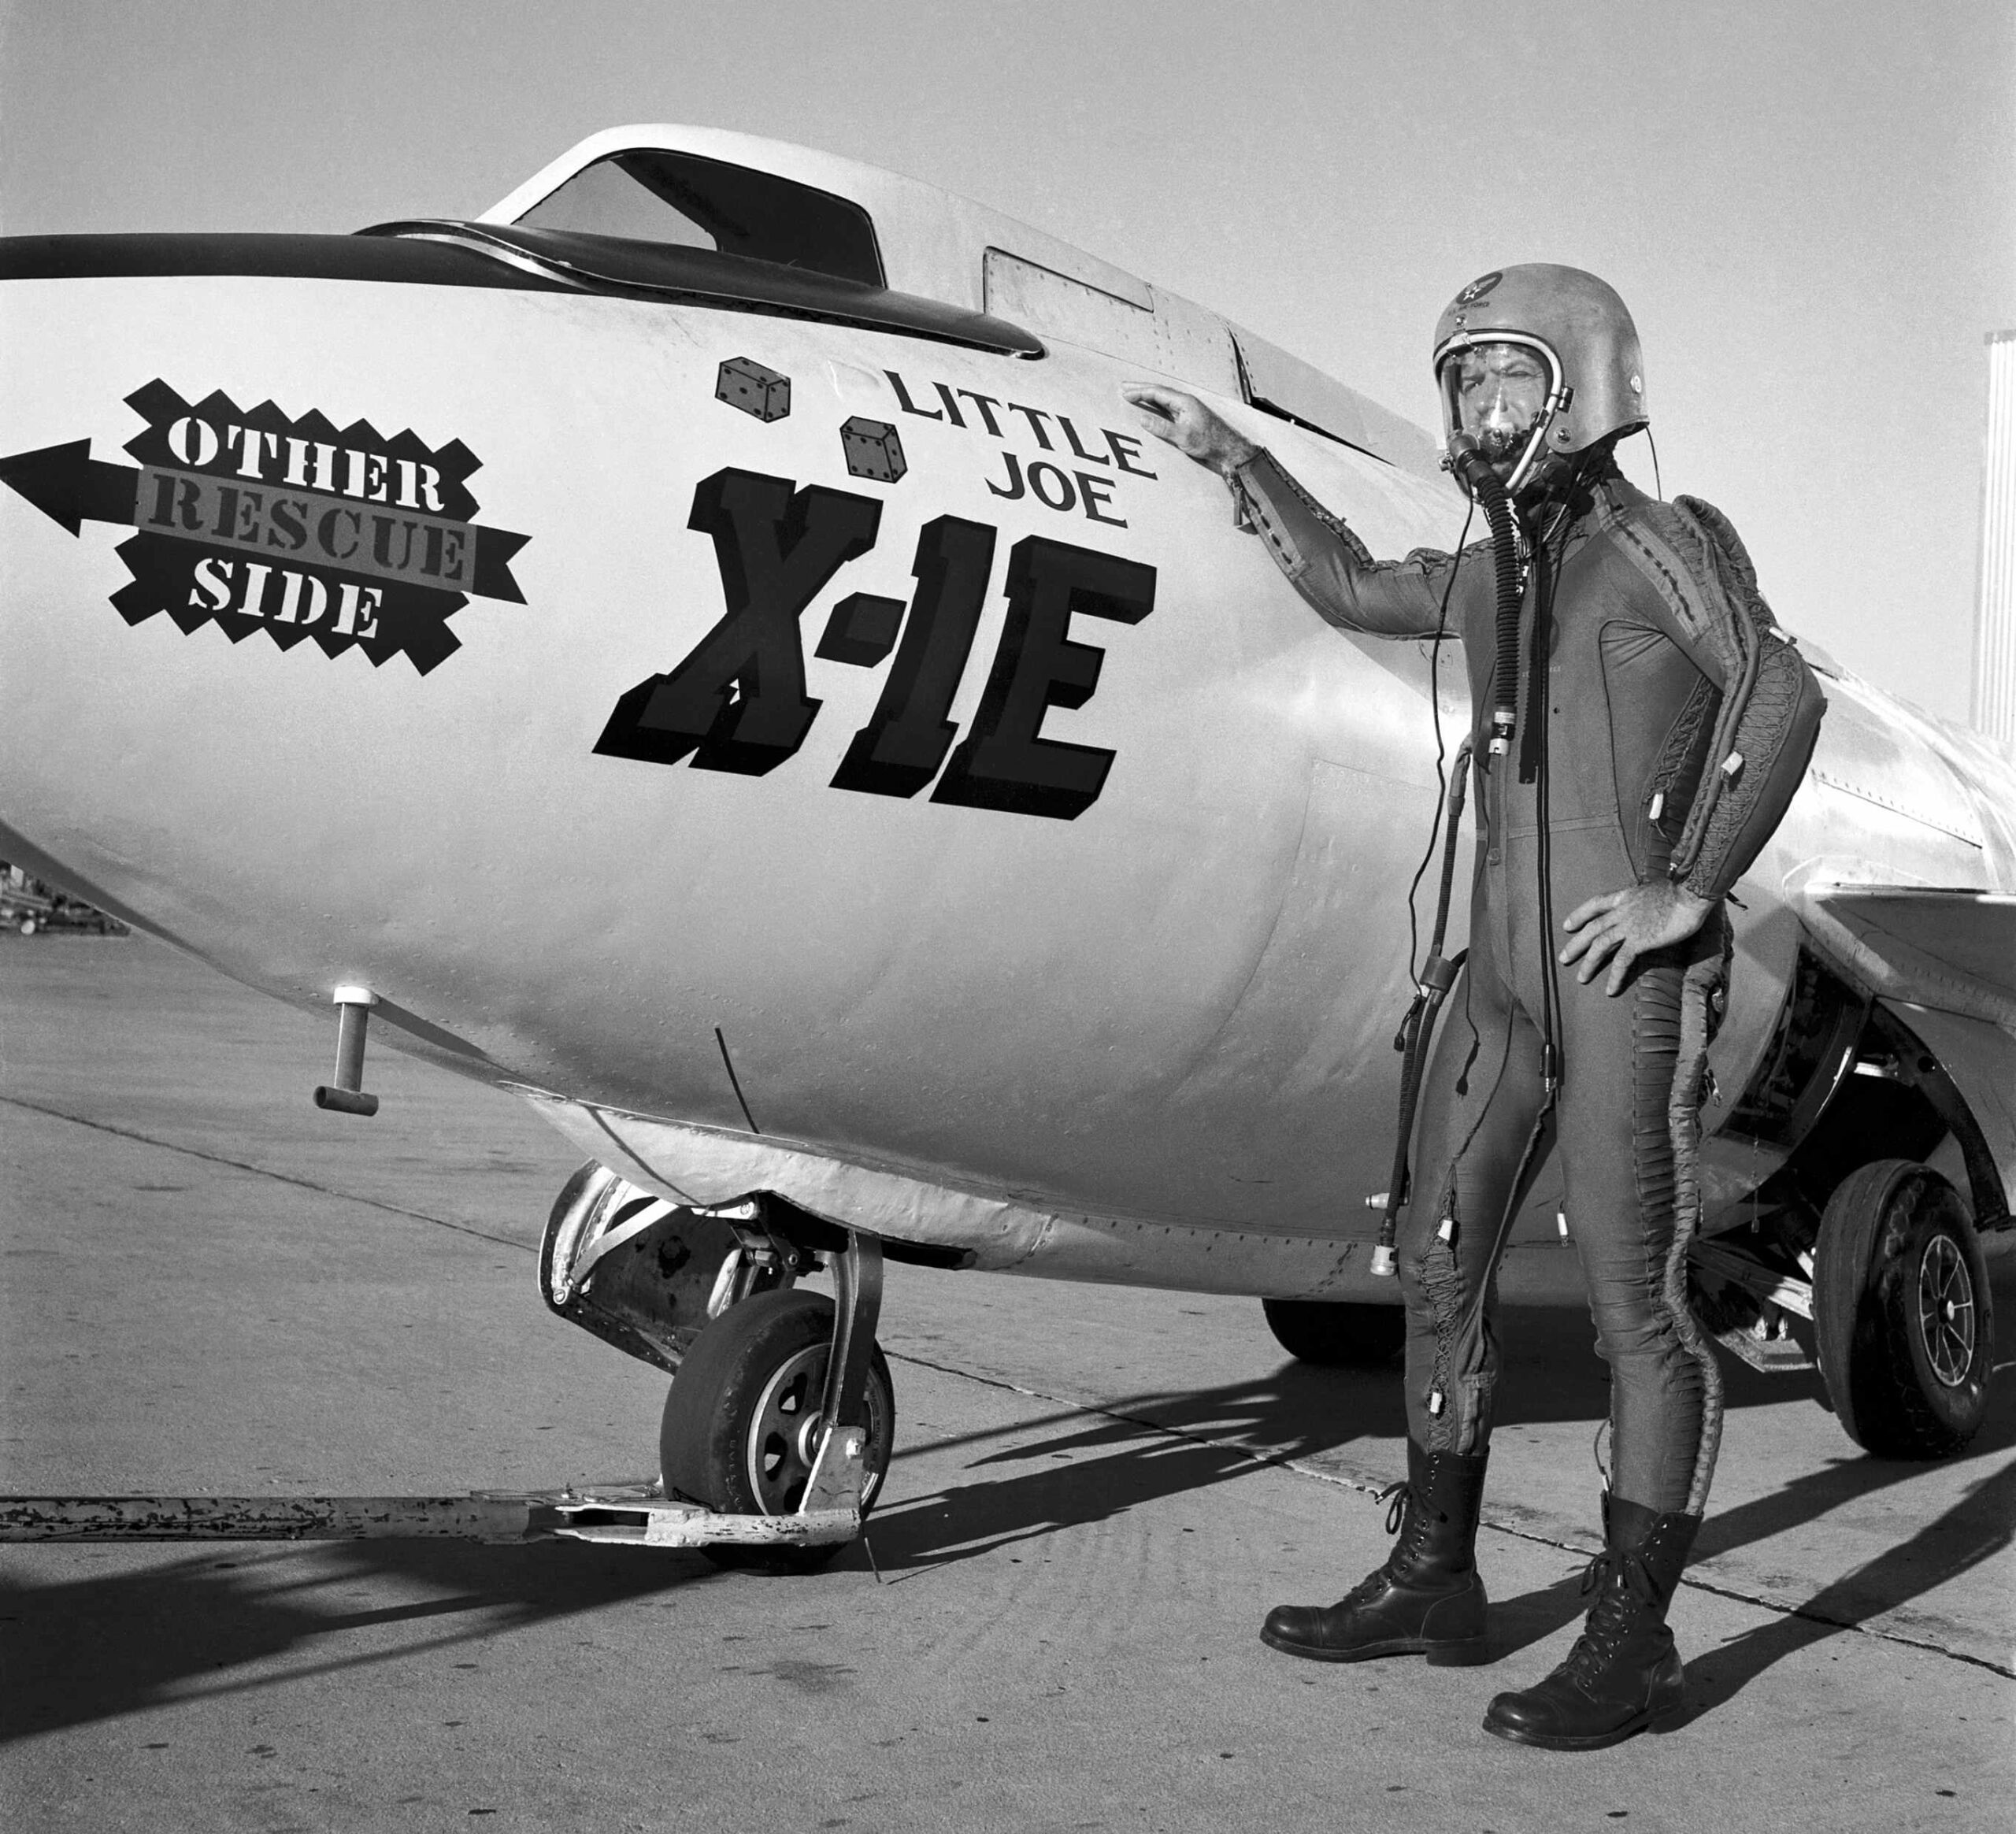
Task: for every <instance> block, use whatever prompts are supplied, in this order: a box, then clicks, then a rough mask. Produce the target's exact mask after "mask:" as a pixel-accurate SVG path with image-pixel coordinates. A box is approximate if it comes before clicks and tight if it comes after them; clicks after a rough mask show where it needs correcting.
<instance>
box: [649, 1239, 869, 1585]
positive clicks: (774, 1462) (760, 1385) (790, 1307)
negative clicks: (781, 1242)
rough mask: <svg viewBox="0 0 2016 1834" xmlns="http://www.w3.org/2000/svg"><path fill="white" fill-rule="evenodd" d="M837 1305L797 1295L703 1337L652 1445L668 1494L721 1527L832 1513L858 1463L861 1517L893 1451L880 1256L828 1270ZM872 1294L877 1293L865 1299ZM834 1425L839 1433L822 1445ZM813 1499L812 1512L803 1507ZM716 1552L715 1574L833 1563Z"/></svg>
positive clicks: (787, 1550) (808, 1556)
mask: <svg viewBox="0 0 2016 1834" xmlns="http://www.w3.org/2000/svg"><path fill="white" fill-rule="evenodd" d="M836 1273H837V1274H838V1276H839V1277H838V1279H837V1281H836V1284H837V1285H838V1286H839V1288H840V1289H841V1290H840V1299H841V1302H842V1305H841V1309H840V1311H839V1320H838V1325H839V1328H838V1329H837V1330H836V1308H835V1304H834V1302H833V1301H832V1299H828V1298H826V1297H825V1295H824V1294H821V1293H810V1292H805V1291H800V1290H799V1289H797V1288H793V1289H791V1290H790V1291H781V1292H767V1293H759V1294H758V1295H756V1296H755V1297H754V1298H753V1299H745V1300H743V1302H741V1303H740V1304H739V1305H736V1306H731V1307H730V1308H729V1309H728V1310H727V1311H726V1312H724V1313H722V1315H721V1317H719V1318H717V1319H716V1320H715V1321H713V1323H712V1324H711V1325H709V1326H708V1327H707V1328H706V1330H705V1331H703V1332H701V1333H700V1336H699V1339H697V1340H696V1341H695V1343H694V1345H693V1347H692V1348H691V1350H689V1351H688V1352H687V1355H686V1358H685V1360H684V1362H681V1363H680V1366H679V1373H678V1374H677V1375H676V1376H674V1377H673V1383H672V1388H671V1391H670V1392H669V1394H668V1395H666V1397H665V1416H664V1419H663V1421H662V1422H661V1425H660V1428H659V1432H658V1458H659V1468H660V1469H661V1472H662V1473H663V1476H664V1480H665V1488H666V1490H667V1491H668V1492H670V1491H676V1492H677V1493H678V1494H679V1495H682V1496H685V1497H690V1498H691V1499H693V1500H694V1501H695V1502H702V1503H705V1504H706V1505H707V1506H708V1507H709V1508H710V1509H713V1510H719V1511H721V1512H722V1513H724V1514H734V1515H765V1516H787V1515H793V1514H797V1513H798V1512H799V1510H802V1509H807V1508H813V1507H819V1506H832V1502H834V1501H835V1500H836V1499H832V1498H829V1497H828V1496H826V1495H824V1494H823V1492H824V1491H825V1489H826V1488H830V1487H831V1485H832V1483H833V1481H834V1479H833V1475H832V1474H833V1473H835V1472H836V1471H838V1470H840V1469H842V1468H843V1466H846V1465H852V1464H853V1463H854V1461H856V1460H858V1469H859V1472H860V1487H861V1488H860V1502H859V1506H860V1509H861V1513H862V1516H863V1517H865V1516H866V1515H867V1514H868V1511H869V1509H870V1508H871V1507H872V1506H873V1503H874V1501H875V1498H876V1493H877V1492H878V1491H880V1488H881V1484H882V1478H883V1475H884V1473H885V1472H886V1471H887V1470H888V1465H889V1454H890V1451H891V1448H892V1447H893V1446H894V1444H895V1419H896V1405H895V1387H894V1384H892V1383H891V1380H890V1379H889V1365H888V1362H887V1360H886V1359H885V1358H884V1356H883V1354H882V1352H881V1350H880V1347H879V1346H877V1345H876V1343H875V1342H874V1340H873V1330H874V1325H875V1321H876V1313H877V1312H878V1310H879V1308H880V1257H879V1254H876V1255H875V1256H873V1258H872V1260H871V1261H870V1262H869V1264H868V1265H863V1258H862V1255H861V1254H860V1253H859V1251H858V1249H857V1250H850V1252H849V1254H848V1255H847V1258H845V1259H844V1260H841V1261H839V1262H838V1263H837V1265H836ZM869 1289H872V1291H870V1290H869ZM829 1421H837V1422H838V1423H839V1424H838V1425H837V1426H836V1428H835V1429H834V1431H833V1433H832V1443H830V1444H829V1443H828V1431H827V1428H828V1422H829ZM808 1499H809V1500H808ZM838 1551H839V1544H836V1543H827V1544H824V1545H820V1546H814V1547H777V1546H768V1545H755V1546H743V1545H736V1544H726V1545H722V1546H718V1547H709V1548H708V1549H707V1554H708V1555H709V1557H710V1558H712V1559H713V1560H714V1561H716V1562H717V1563H718V1564H720V1565H732V1566H743V1567H749V1566H754V1567H758V1568H760V1569H764V1570H767V1571H772V1572H795V1573H802V1572H808V1571H810V1570H811V1569H813V1568H815V1567H818V1566H821V1565H825V1562H828V1560H830V1559H832V1557H833V1555H834V1554H836V1553H837V1552H838Z"/></svg>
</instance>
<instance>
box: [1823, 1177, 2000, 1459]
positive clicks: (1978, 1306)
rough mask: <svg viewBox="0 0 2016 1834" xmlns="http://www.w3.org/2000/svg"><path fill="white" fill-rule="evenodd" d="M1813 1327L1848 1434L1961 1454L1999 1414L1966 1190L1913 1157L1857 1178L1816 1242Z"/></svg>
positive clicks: (1899, 1451)
mask: <svg viewBox="0 0 2016 1834" xmlns="http://www.w3.org/2000/svg"><path fill="white" fill-rule="evenodd" d="M1813 1323H1814V1335H1815V1336H1817V1337H1818V1339H1819V1347H1820V1369H1821V1374H1822V1375H1823V1376H1825V1378H1826V1382H1827V1393H1828V1395H1829V1399H1831V1400H1832V1401H1833V1404H1834V1411H1835V1413H1836V1414H1837V1415H1838V1416H1839V1417H1840V1422H1841V1425H1842V1426H1843V1427H1844V1428H1846V1429H1847V1434H1848V1436H1849V1437H1850V1438H1851V1439H1853V1440H1855V1443H1857V1444H1858V1445H1859V1446H1862V1447H1864V1448H1866V1450H1867V1451H1871V1452H1873V1453H1875V1454H1877V1456H1878V1457H1880V1458H1947V1457H1950V1456H1951V1454H1953V1453H1955V1452H1957V1451H1959V1450H1960V1448H1961V1447H1963V1446H1964V1445H1966V1443H1967V1442H1968V1440H1970V1439H1972V1438H1973V1436H1974V1433H1975V1431H1976V1429H1977V1428H1979V1426H1980V1425H1981V1419H1982V1417H1983V1415H1984V1413H1986V1412H1987V1410H1988V1371H1989V1369H1990V1367H1991V1366H1992V1359H1993V1356H1994V1349H1995V1329H1994V1321H1993V1318H1992V1315H1991V1312H1990V1306H1989V1299H1988V1269H1987V1266H1986V1264H1985V1263H1984V1262H1983V1261H1982V1259H1981V1243H1979V1241H1977V1239H1976V1238H1975V1236H1974V1231H1973V1225H1972V1224H1971V1223H1970V1222H1969V1221H1968V1220H1967V1213H1966V1210H1965V1209H1964V1208H1963V1207H1962V1205H1961V1202H1960V1199H1959V1194H1958V1193H1957V1192H1956V1191H1955V1190H1954V1188H1953V1187H1952V1186H1951V1184H1947V1181H1946V1180H1944V1178H1942V1177H1941V1176H1940V1175H1939V1174H1938V1173H1936V1172H1935V1171H1933V1169H1931V1168H1930V1167H1929V1166H1928V1165H1919V1164H1918V1163H1916V1162H1914V1161H1912V1160H1910V1159H1878V1160H1877V1161H1875V1162H1873V1163H1872V1164H1870V1165H1864V1166H1862V1167H1861V1168H1860V1169H1858V1170H1857V1171H1855V1172H1853V1173H1850V1174H1849V1176H1847V1178H1845V1179H1844V1180H1842V1181H1841V1183H1840V1185H1839V1186H1837V1187H1836V1189H1835V1191H1834V1195H1833V1196H1832V1197H1831V1198H1829V1199H1828V1200H1827V1210H1826V1213H1825V1216H1823V1217H1821V1223H1820V1237H1819V1240H1818V1243H1816V1244H1815V1245H1814V1267H1813Z"/></svg>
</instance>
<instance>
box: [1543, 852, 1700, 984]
mask: <svg viewBox="0 0 2016 1834" xmlns="http://www.w3.org/2000/svg"><path fill="white" fill-rule="evenodd" d="M1714 908H1715V906H1714V901H1713V900H1712V899H1710V898H1696V897H1695V895H1694V894H1693V893H1692V892H1691V891H1688V889H1687V888H1686V887H1684V885H1677V884H1674V883H1673V880H1670V879H1655V880H1652V881H1651V884H1646V885H1634V886H1632V887H1631V888H1630V889H1629V891H1608V892H1606V893H1604V894H1603V896H1602V897H1601V898H1591V899H1589V900H1588V902H1587V903H1585V904H1578V905H1577V906H1576V907H1575V908H1574V909H1573V910H1571V911H1570V912H1569V913H1568V915H1567V916H1566V917H1565V918H1563V919H1562V925H1561V927H1562V928H1563V929H1564V930H1566V931H1568V932H1569V943H1568V946H1567V947H1566V948H1564V949H1563V950H1562V951H1561V959H1562V963H1563V964H1564V965H1566V964H1567V963H1569V962H1571V961H1580V962H1581V964H1582V965H1581V968H1580V969H1578V970H1577V973H1576V976H1575V978H1576V979H1577V980H1578V981H1581V982H1582V983H1583V984H1584V985H1585V986H1586V985H1587V984H1588V983H1589V982H1590V981H1592V980H1595V977H1596V976H1598V975H1599V974H1600V973H1602V972H1603V964H1604V963H1605V962H1606V961H1607V962H1608V963H1609V964H1610V979H1609V980H1607V982H1606V983H1605V984H1604V985H1603V991H1604V992H1605V993H1606V994H1611V995H1615V994H1620V993H1621V992H1623V991H1624V984H1625V980H1626V979H1627V978H1628V977H1629V975H1630V973H1631V965H1632V962H1634V961H1636V960H1637V959H1638V958H1639V957H1640V956H1641V955H1647V954H1651V951H1652V950H1655V949H1667V948H1670V947H1672V946H1673V944H1674V943H1684V942H1685V941H1686V940H1687V939H1688V937H1689V936H1692V935H1693V934H1694V932H1695V931H1696V930H1698V929H1699V928H1700V927H1701V926H1702V924H1703V923H1705V922H1706V921H1707V917H1708V913H1709V912H1710V911H1711V910H1714Z"/></svg>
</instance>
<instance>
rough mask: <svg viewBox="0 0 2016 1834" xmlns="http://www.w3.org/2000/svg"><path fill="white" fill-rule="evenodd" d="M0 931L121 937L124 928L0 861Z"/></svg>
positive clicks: (86, 905) (92, 906)
mask: <svg viewBox="0 0 2016 1834" xmlns="http://www.w3.org/2000/svg"><path fill="white" fill-rule="evenodd" d="M0 930H13V931H14V932H17V934H19V935H20V936H33V935H34V934H35V932H36V931H38V930H87V931H91V932H95V933H96V934H97V935H98V936H124V935H125V934H126V926H125V925H124V924H122V923H121V922H120V921H119V920H118V919H117V917H107V916H106V914H105V913H104V912H103V911H102V910H99V909H98V907H97V906H95V905H90V904H87V903H85V902H84V901H83V899H82V898H72V897H69V895H66V894H65V893H63V892H61V891H57V890H55V889H54V887H51V886H47V885H45V884H43V882H42V881H41V880H39V879H31V878H30V877H29V876H28V874H27V873H24V872H23V871H22V870H21V869H20V867H19V866H10V865H7V864H6V862H5V861H0Z"/></svg>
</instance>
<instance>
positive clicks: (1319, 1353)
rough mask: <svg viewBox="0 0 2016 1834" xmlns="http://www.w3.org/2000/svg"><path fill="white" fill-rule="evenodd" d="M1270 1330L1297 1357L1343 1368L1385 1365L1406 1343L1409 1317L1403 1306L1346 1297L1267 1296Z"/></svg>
mask: <svg viewBox="0 0 2016 1834" xmlns="http://www.w3.org/2000/svg"><path fill="white" fill-rule="evenodd" d="M1260 1306H1261V1310H1262V1311H1264V1312H1265V1313H1266V1314H1267V1328H1268V1329H1269V1330H1270V1331H1271V1332H1273V1334H1274V1341H1275V1342H1276V1343H1278V1344H1279V1345H1280V1347H1281V1348H1282V1349H1283V1350H1286V1351H1287V1352H1288V1354H1289V1355H1290V1356H1292V1357H1295V1358H1299V1360H1300V1361H1302V1362H1305V1363H1320V1364H1321V1365H1324V1366H1325V1368H1329V1369H1381V1368H1383V1367H1384V1365H1386V1364H1388V1363H1389V1362H1392V1360H1393V1358H1395V1356H1397V1355H1398V1354H1399V1350H1400V1347H1401V1346H1402V1345H1403V1343H1405V1342H1406V1335H1407V1315H1406V1313H1405V1312H1403V1310H1401V1309H1400V1308H1399V1306H1367V1305H1362V1304H1359V1303H1358V1302H1354V1301H1348V1300H1342V1299H1262V1301H1261V1302H1260Z"/></svg>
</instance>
